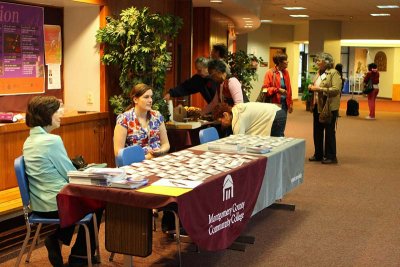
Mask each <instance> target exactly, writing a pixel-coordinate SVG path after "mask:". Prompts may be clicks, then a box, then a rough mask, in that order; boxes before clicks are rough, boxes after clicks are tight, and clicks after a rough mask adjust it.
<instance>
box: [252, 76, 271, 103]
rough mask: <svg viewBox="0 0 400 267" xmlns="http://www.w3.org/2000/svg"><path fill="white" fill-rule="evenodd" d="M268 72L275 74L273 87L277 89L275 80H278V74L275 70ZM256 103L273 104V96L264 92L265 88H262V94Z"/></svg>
mask: <svg viewBox="0 0 400 267" xmlns="http://www.w3.org/2000/svg"><path fill="white" fill-rule="evenodd" d="M268 71H272V72H273V76H272V87H275V78H276V73H275V70H274V69H270V70H268ZM256 102H262V103H272V96H269V95H268V92H264V88H262V87H261V90H260V93H259V94H258V97H257V100H256Z"/></svg>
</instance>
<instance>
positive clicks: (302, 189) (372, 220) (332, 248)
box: [2, 96, 400, 267]
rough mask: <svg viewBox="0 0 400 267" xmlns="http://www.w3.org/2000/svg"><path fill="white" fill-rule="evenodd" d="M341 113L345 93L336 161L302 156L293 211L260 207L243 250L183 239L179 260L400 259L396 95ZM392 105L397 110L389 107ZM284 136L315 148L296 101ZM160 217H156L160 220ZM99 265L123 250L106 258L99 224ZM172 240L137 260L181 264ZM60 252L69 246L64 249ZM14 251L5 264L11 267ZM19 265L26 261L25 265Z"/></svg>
mask: <svg viewBox="0 0 400 267" xmlns="http://www.w3.org/2000/svg"><path fill="white" fill-rule="evenodd" d="M355 97H356V98H357V99H358V100H359V102H360V116H359V117H346V116H345V107H346V101H347V99H348V98H349V96H343V98H342V104H341V111H340V114H341V115H342V117H341V118H339V121H338V124H337V151H338V155H337V156H338V160H339V164H338V165H333V166H329V165H328V166H326V165H322V164H320V163H311V162H308V161H307V160H306V162H305V181H304V183H303V184H302V185H300V186H299V187H298V188H296V189H295V190H293V191H292V192H290V193H289V194H288V195H286V197H285V198H284V199H283V202H284V203H292V204H295V205H296V210H295V211H294V212H291V211H285V210H275V209H265V210H264V211H262V212H260V213H259V214H257V215H256V216H254V217H253V218H252V220H251V221H250V223H249V224H248V226H247V229H246V233H248V234H251V235H254V236H255V237H256V243H255V244H254V245H249V246H248V247H247V250H246V251H245V252H238V251H233V250H224V251H219V252H204V251H201V252H200V253H197V252H194V248H193V246H192V245H183V254H182V261H183V266H191V267H196V266H199V267H200V266H201V267H203V266H215V267H217V266H229V267H245V266H246V267H247V266H363V267H364V266H371V267H372V266H374V267H375V266H400V226H399V224H400V204H399V202H400V201H399V192H400V171H399V167H398V165H399V163H400V156H399V151H400V142H399V132H400V112H399V111H400V102H392V101H388V100H381V99H379V100H378V102H377V110H378V111H377V113H376V118H377V119H376V120H374V121H370V120H365V119H363V118H364V117H365V116H366V115H368V114H367V110H368V108H367V104H366V98H365V97H363V96H355ZM394 111H397V113H396V112H394ZM286 135H287V136H292V137H297V138H304V139H306V158H308V157H309V156H311V155H312V154H313V144H312V114H311V113H309V112H306V111H305V106H304V104H303V103H301V102H299V101H297V102H296V103H295V111H294V113H293V114H290V115H289V118H288V123H287V129H286ZM158 223H159V222H158ZM100 238H101V239H100V240H101V243H102V261H103V262H102V264H101V265H100V266H122V263H123V259H122V257H121V255H116V257H115V260H114V262H112V263H110V262H108V260H107V258H108V256H109V253H108V252H107V251H105V249H104V227H103V225H102V227H101V237H100ZM176 251H177V250H176V245H175V243H174V242H172V241H169V240H167V239H166V237H165V236H163V235H162V234H161V233H160V231H158V232H157V233H156V234H155V237H154V238H153V254H152V255H151V256H150V257H147V258H135V260H134V265H135V266H178V261H177V258H176ZM63 254H64V257H65V259H66V258H67V256H68V254H69V248H63ZM14 262H15V258H14V259H11V260H9V261H7V262H4V263H2V266H13V264H14ZM22 265H23V264H22ZM27 266H31V267H39V266H40V267H44V266H49V263H48V260H47V254H46V249H45V248H44V247H41V248H39V249H37V250H35V251H34V254H33V256H32V259H31V263H30V264H29V265H27Z"/></svg>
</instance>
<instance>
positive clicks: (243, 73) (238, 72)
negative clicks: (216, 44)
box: [227, 50, 262, 97]
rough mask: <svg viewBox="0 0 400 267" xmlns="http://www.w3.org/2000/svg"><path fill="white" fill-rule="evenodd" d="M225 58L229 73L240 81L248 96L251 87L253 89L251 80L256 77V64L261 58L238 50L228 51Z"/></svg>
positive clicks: (254, 79)
mask: <svg viewBox="0 0 400 267" xmlns="http://www.w3.org/2000/svg"><path fill="white" fill-rule="evenodd" d="M227 60H228V64H229V67H230V69H231V74H232V75H233V76H235V77H236V78H237V79H238V80H239V81H240V82H241V84H242V88H243V90H244V91H245V93H246V94H247V97H249V96H250V92H251V89H253V86H252V84H251V82H252V81H256V80H257V79H258V76H257V66H258V63H259V62H261V61H262V58H261V57H259V58H257V57H256V56H255V55H254V54H247V53H246V52H244V51H242V50H239V51H237V52H235V53H231V52H229V53H228V58H227Z"/></svg>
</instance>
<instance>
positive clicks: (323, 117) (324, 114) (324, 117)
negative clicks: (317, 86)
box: [319, 89, 332, 124]
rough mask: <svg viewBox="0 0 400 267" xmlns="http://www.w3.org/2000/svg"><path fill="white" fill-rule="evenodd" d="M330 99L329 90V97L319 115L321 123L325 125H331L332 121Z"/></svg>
mask: <svg viewBox="0 0 400 267" xmlns="http://www.w3.org/2000/svg"><path fill="white" fill-rule="evenodd" d="M330 103H331V101H330V99H329V89H328V91H327V97H326V101H325V105H324V107H323V108H322V111H321V113H319V122H320V123H323V124H329V123H331V121H332V112H331V107H330Z"/></svg>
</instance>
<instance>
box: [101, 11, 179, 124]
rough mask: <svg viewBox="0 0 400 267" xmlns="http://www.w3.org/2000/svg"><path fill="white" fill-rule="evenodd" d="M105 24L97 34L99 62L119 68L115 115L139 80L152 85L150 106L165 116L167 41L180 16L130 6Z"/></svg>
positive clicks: (167, 114) (174, 32)
mask: <svg viewBox="0 0 400 267" xmlns="http://www.w3.org/2000/svg"><path fill="white" fill-rule="evenodd" d="M106 20H107V24H106V26H105V27H104V28H102V29H99V30H98V31H97V33H96V40H97V42H98V43H100V44H102V45H104V55H103V56H102V59H101V60H102V62H103V63H104V64H106V65H116V66H118V68H119V72H120V75H119V85H120V87H121V89H122V93H121V94H119V95H114V96H111V98H110V103H111V106H112V107H113V109H114V113H115V114H120V113H122V112H123V111H124V110H125V109H126V107H127V106H128V105H129V103H130V101H131V100H130V99H129V93H130V91H131V88H132V87H133V86H134V85H136V84H138V83H145V84H148V85H150V86H152V87H153V89H154V92H153V108H154V109H157V110H159V111H160V112H161V114H162V115H163V116H164V117H165V118H166V119H167V118H168V116H169V113H168V107H167V104H166V103H165V101H163V90H164V84H165V77H166V72H167V68H168V67H169V65H170V64H171V54H170V53H169V52H168V51H167V40H168V39H171V38H174V37H176V35H177V34H178V31H179V29H180V28H181V27H182V25H183V22H182V19H181V18H179V17H176V16H172V15H160V14H151V13H150V12H149V10H148V8H143V9H141V10H138V9H136V8H135V7H131V8H128V9H125V10H122V11H121V14H120V16H119V18H112V17H107V18H106Z"/></svg>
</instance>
